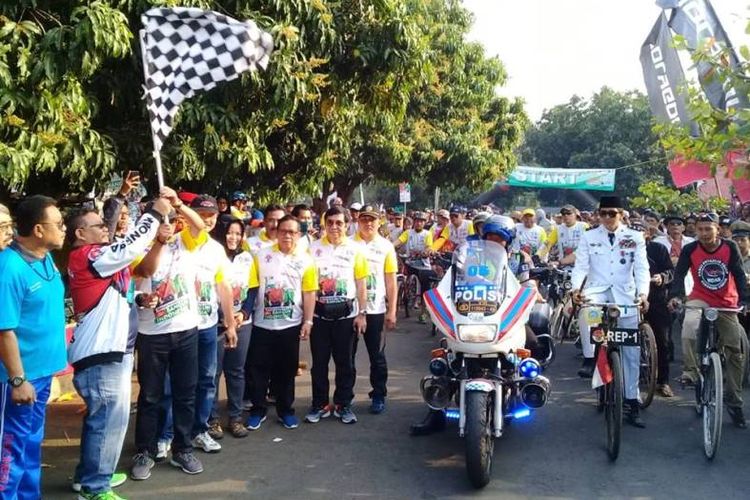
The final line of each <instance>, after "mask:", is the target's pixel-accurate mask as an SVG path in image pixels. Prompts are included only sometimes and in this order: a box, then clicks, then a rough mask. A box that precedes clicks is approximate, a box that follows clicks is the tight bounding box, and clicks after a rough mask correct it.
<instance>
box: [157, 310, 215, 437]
mask: <svg viewBox="0 0 750 500" xmlns="http://www.w3.org/2000/svg"><path fill="white" fill-rule="evenodd" d="M217 335H218V332H217V325H214V326H212V327H209V328H206V329H204V330H198V384H197V385H196V386H195V420H194V423H193V432H192V436H191V437H195V436H197V435H198V434H200V433H202V432H206V431H207V430H208V420H209V418H210V417H211V409H212V408H213V406H214V399H216V381H215V378H216V365H217V363H216V357H217V354H216V350H217V347H216V346H217V343H218V342H217ZM170 385H171V380H170V378H169V374H167V377H166V379H165V381H164V397H163V398H162V401H161V404H160V405H161V411H163V412H165V417H164V427H163V428H162V432H161V436H160V437H159V439H160V440H162V441H171V440H172V437H173V435H174V433H173V430H172V391H171V389H170Z"/></svg>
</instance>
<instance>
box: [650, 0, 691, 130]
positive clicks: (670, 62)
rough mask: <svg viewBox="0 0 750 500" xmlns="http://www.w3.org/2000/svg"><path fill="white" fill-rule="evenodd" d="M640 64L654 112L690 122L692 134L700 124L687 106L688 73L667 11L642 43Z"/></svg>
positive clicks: (664, 119)
mask: <svg viewBox="0 0 750 500" xmlns="http://www.w3.org/2000/svg"><path fill="white" fill-rule="evenodd" d="M641 66H642V67H643V79H644V81H645V82H646V90H647V92H648V100H649V104H650V105H651V112H652V113H653V114H654V116H655V117H656V118H657V119H658V120H659V121H662V122H668V123H676V124H683V125H689V126H690V127H691V131H692V132H693V135H696V134H697V132H698V130H697V126H696V125H695V123H694V122H692V120H691V119H690V116H689V113H688V111H687V108H686V106H685V96H684V94H683V93H684V88H683V87H684V82H685V74H684V73H683V71H682V66H681V65H680V58H679V56H678V55H677V50H676V49H675V48H674V47H673V46H672V34H671V33H670V31H669V26H668V25H667V17H666V16H665V15H664V13H661V14H660V15H659V18H658V19H657V20H656V23H655V24H654V27H653V28H652V29H651V33H649V34H648V37H647V38H646V41H645V42H643V45H642V46H641Z"/></svg>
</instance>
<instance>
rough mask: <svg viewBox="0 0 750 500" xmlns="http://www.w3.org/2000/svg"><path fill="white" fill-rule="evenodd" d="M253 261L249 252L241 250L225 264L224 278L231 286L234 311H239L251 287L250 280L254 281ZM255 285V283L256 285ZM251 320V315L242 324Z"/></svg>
mask: <svg viewBox="0 0 750 500" xmlns="http://www.w3.org/2000/svg"><path fill="white" fill-rule="evenodd" d="M254 274H255V263H254V262H253V256H252V254H250V252H242V253H241V254H239V255H236V256H235V257H234V260H232V261H230V262H229V264H228V265H227V268H226V272H225V275H224V279H226V280H227V282H228V283H229V286H230V287H232V310H233V311H234V312H235V313H238V312H240V310H241V309H242V303H243V302H245V299H246V298H247V291H248V290H249V289H250V288H252V287H251V286H250V285H251V282H253V281H254V279H255V278H254ZM256 286H257V285H256ZM251 321H252V316H251V317H250V318H248V319H247V321H244V322H243V323H242V324H243V325H247V324H248V323H250V322H251Z"/></svg>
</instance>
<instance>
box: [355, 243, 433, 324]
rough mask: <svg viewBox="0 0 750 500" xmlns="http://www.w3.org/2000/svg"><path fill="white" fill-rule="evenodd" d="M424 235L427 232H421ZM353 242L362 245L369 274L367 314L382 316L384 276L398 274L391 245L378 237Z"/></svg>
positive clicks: (394, 251) (367, 281)
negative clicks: (368, 240)
mask: <svg viewBox="0 0 750 500" xmlns="http://www.w3.org/2000/svg"><path fill="white" fill-rule="evenodd" d="M422 232H424V233H426V232H427V231H422ZM354 241H356V242H357V243H359V244H360V245H362V248H363V250H364V252H365V258H366V259H367V263H368V266H369V268H370V273H369V274H368V276H367V279H366V280H365V281H366V285H367V313H368V314H383V313H385V311H386V301H385V275H386V273H396V272H398V261H397V260H396V250H395V249H394V248H393V243H391V242H390V241H388V240H387V239H385V238H383V237H382V236H380V235H375V237H374V238H373V239H372V241H370V242H367V241H365V240H363V239H362V238H361V237H360V236H359V235H357V236H355V237H354Z"/></svg>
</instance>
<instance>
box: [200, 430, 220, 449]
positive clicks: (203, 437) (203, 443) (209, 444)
mask: <svg viewBox="0 0 750 500" xmlns="http://www.w3.org/2000/svg"><path fill="white" fill-rule="evenodd" d="M193 446H194V447H196V448H200V449H201V450H203V451H205V452H206V453H217V452H219V451H221V445H220V444H219V443H217V442H216V441H214V438H212V437H211V436H209V434H208V432H201V433H200V434H198V435H197V436H195V438H193Z"/></svg>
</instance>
